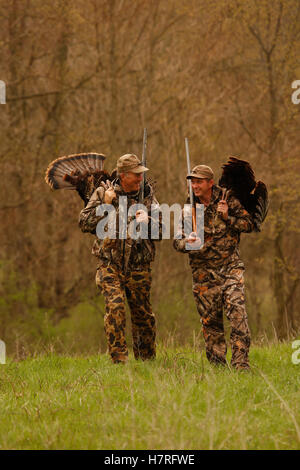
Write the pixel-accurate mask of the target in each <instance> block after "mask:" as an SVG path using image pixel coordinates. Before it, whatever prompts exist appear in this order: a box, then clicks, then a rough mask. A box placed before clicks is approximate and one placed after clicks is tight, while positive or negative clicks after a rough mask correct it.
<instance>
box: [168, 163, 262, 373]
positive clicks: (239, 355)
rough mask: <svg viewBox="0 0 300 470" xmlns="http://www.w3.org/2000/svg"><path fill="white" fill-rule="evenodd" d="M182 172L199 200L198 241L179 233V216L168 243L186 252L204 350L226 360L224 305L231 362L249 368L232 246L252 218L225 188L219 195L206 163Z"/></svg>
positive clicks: (238, 266) (240, 275)
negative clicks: (200, 223)
mask: <svg viewBox="0 0 300 470" xmlns="http://www.w3.org/2000/svg"><path fill="white" fill-rule="evenodd" d="M187 178H190V179H191V182H192V190H193V193H194V197H195V203H196V204H204V243H203V244H202V243H201V240H200V239H199V238H198V237H197V235H196V234H194V233H191V234H190V235H189V234H185V233H184V232H183V225H182V222H181V223H180V227H179V231H178V233H177V235H176V237H175V240H174V248H175V249H176V250H177V251H179V252H183V253H188V254H189V263H190V266H191V269H192V277H193V294H194V297H195V301H196V306H197V310H198V313H199V314H200V318H201V323H202V327H203V336H204V339H205V346H206V355H207V358H208V360H209V361H210V362H212V363H214V364H226V351H227V347H226V341H225V336H224V324H223V311H224V312H225V314H226V316H227V318H228V319H229V321H230V325H231V335H230V343H231V350H232V359H231V365H232V366H233V367H234V368H236V369H249V367H250V366H249V358H248V353H249V348H250V331H249V327H248V319H247V313H246V308H245V293H244V264H243V262H242V260H241V259H240V255H239V249H238V247H239V241H240V233H241V232H251V231H252V229H253V222H252V219H251V217H250V215H249V214H248V212H247V211H246V210H245V209H244V208H243V207H242V205H241V204H240V202H239V201H238V200H237V199H236V198H234V197H233V196H232V194H231V193H230V191H227V194H226V196H225V197H224V195H223V194H224V193H223V190H222V188H221V187H219V186H217V185H215V184H214V182H213V172H212V170H211V168H210V167H207V166H206V165H198V166H196V167H195V168H194V169H193V170H192V172H191V173H190V174H189V175H188V176H187ZM187 202H188V203H189V200H188V201H187ZM187 243H192V244H196V245H197V244H198V246H199V249H197V250H192V251H190V250H188V249H187V246H188V245H187ZM196 245H195V246H196ZM202 245H203V246H202Z"/></svg>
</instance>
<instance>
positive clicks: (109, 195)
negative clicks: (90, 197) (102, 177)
mask: <svg viewBox="0 0 300 470" xmlns="http://www.w3.org/2000/svg"><path fill="white" fill-rule="evenodd" d="M100 185H101V186H102V187H103V188H104V189H105V193H104V203H105V204H111V203H112V201H113V199H115V198H116V197H117V195H116V193H115V190H114V187H113V184H112V182H111V181H109V180H106V183H104V181H102V183H101V184H100Z"/></svg>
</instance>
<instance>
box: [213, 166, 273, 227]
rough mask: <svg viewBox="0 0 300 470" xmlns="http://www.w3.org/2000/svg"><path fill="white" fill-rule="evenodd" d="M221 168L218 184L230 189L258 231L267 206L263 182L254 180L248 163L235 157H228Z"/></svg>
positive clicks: (265, 214) (267, 199)
mask: <svg viewBox="0 0 300 470" xmlns="http://www.w3.org/2000/svg"><path fill="white" fill-rule="evenodd" d="M222 169H223V172H222V175H221V178H220V180H219V186H222V187H223V188H226V189H230V190H231V192H232V194H233V196H234V197H236V198H237V199H238V200H239V201H240V203H241V204H242V206H243V207H244V208H245V209H246V211H247V212H249V214H250V215H251V217H252V219H253V223H254V230H255V231H256V232H260V230H261V224H262V223H263V221H264V220H265V218H266V216H267V213H268V208H269V198H268V190H267V187H266V185H265V183H263V182H262V181H258V182H256V180H255V175H254V171H253V169H252V168H251V165H250V163H249V162H247V161H245V160H240V159H239V158H236V157H230V158H229V160H228V162H227V163H225V164H224V165H223V166H222Z"/></svg>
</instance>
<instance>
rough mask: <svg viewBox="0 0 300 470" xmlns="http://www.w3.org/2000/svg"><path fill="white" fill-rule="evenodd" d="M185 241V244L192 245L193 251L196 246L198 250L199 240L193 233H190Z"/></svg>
mask: <svg viewBox="0 0 300 470" xmlns="http://www.w3.org/2000/svg"><path fill="white" fill-rule="evenodd" d="M186 241H187V243H192V244H193V247H195V249H196V247H197V246H198V245H199V248H200V247H201V238H199V237H198V236H197V234H196V233H195V232H192V233H190V234H189V237H188V238H187V240H186Z"/></svg>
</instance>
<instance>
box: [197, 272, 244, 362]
mask: <svg viewBox="0 0 300 470" xmlns="http://www.w3.org/2000/svg"><path fill="white" fill-rule="evenodd" d="M243 272H244V268H241V267H237V266H236V265H234V264H233V265H230V264H228V265H227V266H222V267H220V268H215V269H209V268H198V269H196V270H195V271H194V272H193V293H194V296H195V300H196V305H197V309H198V312H199V314H200V317H201V323H202V327H203V336H204V339H205V346H206V356H207V358H208V360H209V361H210V362H213V363H216V364H225V363H226V352H227V347H226V342H225V336H224V324H223V309H224V311H225V314H226V316H227V318H228V319H229V321H230V324H231V335H230V343H231V349H232V359H231V365H232V366H233V367H235V368H237V369H247V368H249V360H248V353H249V348H250V331H249V327H248V320H247V313H246V309H245V294H244V276H243Z"/></svg>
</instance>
